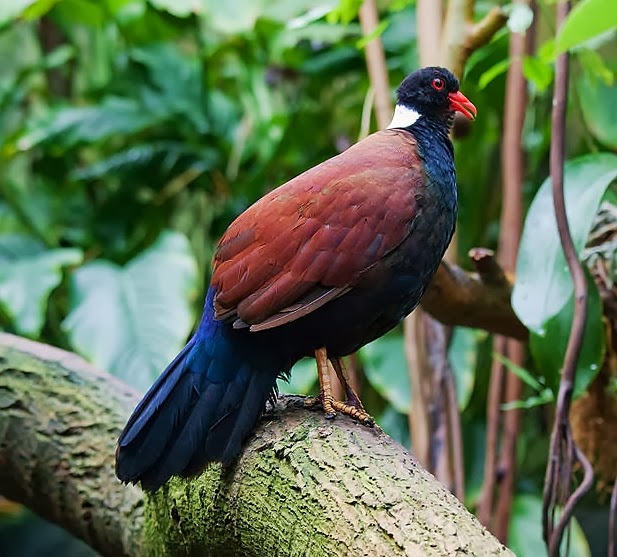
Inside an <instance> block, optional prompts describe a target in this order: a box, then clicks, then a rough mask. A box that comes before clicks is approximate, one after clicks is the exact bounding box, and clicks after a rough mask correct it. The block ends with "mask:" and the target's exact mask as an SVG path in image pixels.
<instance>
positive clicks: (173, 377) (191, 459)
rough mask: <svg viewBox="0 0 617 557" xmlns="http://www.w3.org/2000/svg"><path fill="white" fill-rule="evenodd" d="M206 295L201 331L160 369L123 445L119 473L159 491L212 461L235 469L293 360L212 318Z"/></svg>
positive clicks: (126, 431) (209, 298)
mask: <svg viewBox="0 0 617 557" xmlns="http://www.w3.org/2000/svg"><path fill="white" fill-rule="evenodd" d="M211 301H212V292H209V293H208V296H207V298H206V306H205V309H204V317H203V318H202V322H201V324H200V327H199V329H198V331H197V333H196V334H195V336H193V338H192V339H191V340H190V341H189V343H188V344H187V345H186V346H185V347H184V348H183V349H182V351H181V352H180V353H179V354H178V355H177V356H176V358H175V359H174V360H173V362H171V364H169V366H168V367H167V368H166V369H165V371H163V373H162V374H161V375H160V377H159V378H158V379H157V380H156V382H155V383H154V385H152V387H151V388H150V390H149V391H148V392H147V393H146V395H145V396H144V398H143V400H142V401H141V402H140V403H139V404H138V405H137V407H136V408H135V410H134V411H133V414H132V415H131V417H130V418H129V421H128V423H127V424H126V426H125V428H124V430H123V431H122V433H121V435H120V438H119V440H118V447H117V450H116V474H117V476H118V478H120V479H121V480H122V481H124V482H133V483H135V482H139V481H141V484H142V486H143V487H144V488H145V489H148V490H155V489H157V488H158V487H160V486H161V485H163V484H164V483H165V482H166V481H167V480H168V479H169V478H170V477H171V476H173V475H180V476H185V477H187V476H192V475H194V474H196V473H198V472H199V471H201V470H202V469H203V468H204V466H205V465H206V464H207V463H208V462H222V463H223V464H229V463H231V462H232V461H233V460H234V459H235V457H236V456H237V455H238V454H239V452H240V450H241V448H242V443H243V442H244V440H245V439H246V437H247V436H248V435H249V434H250V432H251V431H252V430H253V428H254V427H255V425H256V423H257V421H258V420H259V417H260V415H261V413H262V412H263V410H264V407H265V405H266V402H267V400H268V399H269V398H271V397H274V396H275V394H276V378H277V376H278V375H281V374H284V373H286V372H287V371H288V369H289V366H290V364H291V362H289V361H288V359H287V358H285V356H284V355H283V354H280V353H278V352H277V351H276V350H273V349H272V348H274V347H272V346H268V343H259V342H256V341H257V340H258V339H257V338H256V337H257V336H258V333H249V332H248V331H246V330H245V331H234V330H233V329H232V328H231V327H230V326H228V325H225V324H222V323H220V322H217V321H214V320H213V319H212V309H211Z"/></svg>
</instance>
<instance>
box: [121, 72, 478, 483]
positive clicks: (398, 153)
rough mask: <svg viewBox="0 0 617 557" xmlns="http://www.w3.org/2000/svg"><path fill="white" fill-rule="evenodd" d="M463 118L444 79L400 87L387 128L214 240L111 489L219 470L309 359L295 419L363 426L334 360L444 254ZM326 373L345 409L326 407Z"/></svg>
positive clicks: (400, 304)
mask: <svg viewBox="0 0 617 557" xmlns="http://www.w3.org/2000/svg"><path fill="white" fill-rule="evenodd" d="M456 112H460V113H462V114H463V116H465V117H467V118H469V119H470V120H473V119H474V118H475V117H476V115H477V110H476V107H475V106H474V105H473V104H472V103H471V101H469V100H468V99H467V97H466V96H465V95H464V94H463V93H462V92H461V91H460V90H459V82H458V80H457V78H456V77H455V76H454V75H453V74H452V73H451V72H450V71H449V70H448V69H446V68H442V67H426V68H422V69H419V70H416V71H414V72H412V73H410V74H409V75H408V76H407V77H406V78H405V79H404V80H403V81H402V83H401V84H400V86H399V87H398V89H397V103H396V106H395V110H394V115H393V118H392V122H391V123H390V125H389V126H388V127H387V128H386V129H384V130H381V131H377V132H375V133H373V134H371V135H369V136H368V137H366V138H365V139H363V140H362V141H359V142H358V143H356V144H355V145H353V146H351V147H350V148H348V149H347V150H345V151H343V152H342V153H340V154H338V155H336V156H334V157H333V158H331V159H328V160H326V161H324V162H322V163H321V164H318V165H317V166H315V167H313V168H311V169H309V170H307V171H306V172H304V173H302V174H300V175H298V176H297V177H295V178H293V179H291V180H290V181H288V182H286V183H285V184H283V185H281V186H279V187H278V188H276V189H273V190H272V191H270V192H269V193H267V194H266V195H265V196H264V197H262V198H261V199H259V200H258V201H257V202H255V203H254V204H253V205H252V206H250V207H249V208H248V209H246V211H244V212H243V213H242V214H240V215H239V216H238V217H237V218H236V219H235V220H234V221H233V222H232V224H231V225H230V226H229V228H228V229H227V231H226V232H225V233H224V234H223V236H222V237H221V239H220V241H219V243H218V246H217V249H216V252H215V255H214V257H213V262H212V278H211V282H210V285H209V287H208V289H207V293H206V296H205V301H204V306H203V314H202V317H201V321H200V323H199V325H198V327H197V329H196V331H195V333H194V335H193V336H192V337H191V338H190V340H189V341H188V343H187V344H186V346H185V347H184V348H183V349H182V350H181V351H180V353H179V354H178V355H177V356H176V357H175V358H174V360H173V361H172V362H171V363H170V364H169V365H168V366H167V368H166V369H165V370H164V371H163V372H162V373H161V375H160V376H159V377H158V379H157V380H156V381H155V382H154V384H153V385H152V387H151V388H150V389H149V390H148V392H147V393H146V394H145V396H144V397H143V399H142V400H141V401H140V402H139V403H138V405H137V407H136V408H135V410H134V411H133V413H132V415H131V416H130V418H129V420H128V422H127V424H126V426H125V427H124V430H123V431H122V433H121V435H120V437H119V439H118V443H117V449H116V475H117V476H118V478H119V479H120V480H121V481H123V482H125V483H133V484H135V483H140V484H141V486H142V488H143V489H145V490H148V491H155V490H157V489H158V488H159V487H161V486H162V485H163V484H165V483H166V482H167V481H168V480H169V479H170V478H171V477H172V476H180V477H186V478H190V477H193V476H195V475H197V474H199V473H200V472H201V471H202V470H203V469H205V468H206V467H207V466H208V464H210V463H213V462H220V463H222V465H223V466H230V465H232V464H233V463H234V462H235V461H236V459H237V458H238V456H239V454H240V453H241V451H242V447H243V444H244V442H245V441H246V439H247V437H248V436H249V435H250V434H251V432H252V431H253V429H254V428H255V427H256V424H257V423H258V421H259V419H260V417H261V415H262V413H263V412H264V410H265V408H266V406H267V404H268V402H271V403H274V402H275V399H276V395H277V389H276V381H277V378H279V377H282V378H284V379H286V378H288V377H289V374H290V370H291V368H292V366H293V365H294V363H295V362H297V361H298V360H300V359H301V358H304V357H314V358H315V361H316V365H317V375H318V378H319V382H320V393H319V395H318V396H317V397H313V398H310V399H307V401H306V406H308V407H321V408H322V409H323V412H324V414H325V417H326V418H333V417H334V416H335V415H336V414H337V413H339V414H343V415H348V416H350V417H351V418H353V419H355V420H357V421H359V422H360V423H362V424H365V425H367V426H372V425H373V423H374V420H373V418H372V417H371V416H370V415H369V414H368V413H367V412H366V411H365V409H364V407H363V405H362V402H361V401H360V399H359V397H358V396H357V394H356V393H355V392H354V390H353V388H352V387H351V386H350V385H349V381H348V375H347V372H346V370H345V367H344V365H343V361H342V358H343V357H344V356H346V355H349V354H351V353H353V352H355V351H356V350H358V349H359V348H360V347H362V346H364V345H365V344H367V343H369V342H371V341H373V340H375V339H377V338H379V337H380V336H382V335H383V334H385V333H386V332H387V331H389V330H391V329H392V328H394V327H395V326H396V325H397V324H398V323H399V322H400V321H401V320H402V319H403V318H404V317H406V316H407V315H408V314H409V313H410V312H411V311H412V310H413V309H414V308H415V307H416V306H417V305H418V303H419V301H420V299H421V297H422V295H423V293H424V291H425V289H426V287H427V285H428V283H429V282H430V280H431V278H432V277H433V275H434V273H435V271H436V270H437V267H438V266H439V264H440V261H441V259H442V257H443V255H444V253H445V251H446V248H447V247H448V244H449V243H450V240H451V238H452V235H453V233H454V229H455V223H456V213H457V186H456V172H455V166H454V157H453V146H452V143H451V141H450V139H449V131H450V128H451V126H452V124H453V120H454V115H455V113H456ZM330 370H333V371H334V372H335V373H336V375H337V376H338V378H339V379H340V380H341V383H342V385H343V387H344V391H345V396H346V400H345V401H339V400H335V399H334V398H333V395H332V389H331V386H330V374H329V372H330Z"/></svg>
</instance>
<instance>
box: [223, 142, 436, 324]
mask: <svg viewBox="0 0 617 557" xmlns="http://www.w3.org/2000/svg"><path fill="white" fill-rule="evenodd" d="M424 180H425V176H424V171H423V166H422V163H421V160H420V159H419V157H418V156H417V153H416V149H415V143H414V140H413V138H412V137H411V135H410V134H408V133H406V132H404V131H394V130H391V131H385V132H378V133H376V134H373V135H372V136H370V137H368V138H367V139H365V140H364V141H362V142H361V143H358V144H357V145H355V146H354V147H352V148H350V149H348V150H347V151H345V152H344V153H342V154H341V155H338V156H337V157H334V158H332V159H330V160H328V161H326V162H324V163H322V164H320V165H319V166H316V167H314V168H312V169H311V170H309V171H307V172H305V173H304V174H301V175H300V176H298V177H297V178H294V179H293V180H291V181H289V182H287V183H286V184H284V185H283V186H281V187H279V188H277V189H276V190H274V191H272V192H270V193H269V194H268V195H266V196H265V197H263V198H262V199H260V200H259V201H258V202H257V203H255V204H254V205H253V206H251V207H249V209H247V210H246V211H245V212H244V213H243V214H242V215H240V216H239V217H238V218H237V219H236V220H235V221H234V222H233V223H232V224H231V226H230V227H229V229H228V230H227V232H226V233H225V235H224V236H223V237H222V238H221V241H220V242H219V246H218V249H217V252H216V254H215V256H214V274H213V277H212V284H213V286H214V287H215V288H216V291H217V295H216V298H215V302H214V305H215V313H216V317H217V318H218V319H225V320H233V321H234V326H236V327H243V326H250V327H251V330H262V329H267V328H271V327H276V326H279V325H282V324H284V323H288V322H290V321H293V320H295V319H298V318H299V317H302V316H303V315H306V314H307V313H310V312H312V311H314V310H315V309H317V308H319V307H321V306H323V305H324V304H326V303H328V302H329V301H331V300H333V299H335V298H337V297H338V296H341V295H342V294H344V293H345V292H347V291H349V290H350V289H351V288H353V287H354V285H355V283H356V281H357V280H358V278H359V276H360V275H361V274H362V272H363V271H365V270H366V269H368V268H369V267H371V266H372V265H374V264H376V263H377V262H379V261H380V260H381V259H382V258H383V257H384V255H386V254H387V253H389V252H390V251H392V250H393V249H394V248H396V247H397V246H398V245H399V244H400V243H401V242H402V241H403V239H404V238H405V237H406V236H407V235H408V233H409V230H410V224H411V221H412V220H413V219H414V217H415V215H416V214H417V212H418V211H419V209H420V205H421V201H420V200H421V197H422V191H423V184H424Z"/></svg>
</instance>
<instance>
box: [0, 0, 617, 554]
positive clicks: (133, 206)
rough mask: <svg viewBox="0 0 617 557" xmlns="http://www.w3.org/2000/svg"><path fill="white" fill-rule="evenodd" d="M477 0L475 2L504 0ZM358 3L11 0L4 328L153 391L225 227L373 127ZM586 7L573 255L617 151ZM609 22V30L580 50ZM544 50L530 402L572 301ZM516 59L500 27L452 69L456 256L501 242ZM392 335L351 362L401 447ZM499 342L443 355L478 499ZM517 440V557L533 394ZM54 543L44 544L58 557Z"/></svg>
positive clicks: (577, 549) (4, 132) (529, 497)
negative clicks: (508, 99)
mask: <svg viewBox="0 0 617 557" xmlns="http://www.w3.org/2000/svg"><path fill="white" fill-rule="evenodd" d="M602 1H603V0H587V3H594V4H598V3H600V2H602ZM414 4H415V3H414V2H413V1H410V0H392V1H385V2H383V3H381V4H380V5H381V12H382V13H381V16H382V25H381V26H380V27H379V29H378V33H379V34H380V36H381V39H382V41H383V44H384V48H385V51H386V57H387V63H388V70H389V74H390V80H391V84H392V86H393V88H394V86H395V85H396V84H397V83H398V82H399V81H400V80H401V79H402V78H403V77H404V75H405V74H406V73H408V72H409V71H410V70H412V69H413V68H415V67H417V65H418V59H417V43H416V25H415V24H416V13H415V5H414ZM477 4H478V8H477V9H478V12H479V15H481V14H482V13H484V12H485V11H486V10H487V9H488V8H490V7H491V5H492V2H489V1H485V2H478V3H477ZM359 5H360V2H358V1H356V0H342V1H341V2H338V3H337V2H335V1H334V0H324V1H321V2H317V3H316V2H314V1H308V0H285V1H283V0H277V1H266V0H262V1H256V2H255V1H251V0H227V1H226V2H214V1H212V0H204V1H202V2H194V1H192V0H149V1H146V0H98V1H95V0H57V1H53V0H20V1H19V2H2V3H0V58H1V59H2V64H1V65H0V328H1V329H2V330H6V331H9V332H14V333H17V334H21V335H24V336H29V337H31V338H35V339H40V340H43V341H45V342H49V343H52V344H56V345H58V346H62V347H65V348H67V349H70V350H74V351H76V352H79V353H81V354H82V355H84V356H85V357H87V358H88V359H90V360H91V361H93V362H94V363H96V364H97V365H99V366H101V367H103V368H105V369H107V370H109V371H111V372H112V373H114V374H116V375H118V376H120V377H122V378H123V379H124V380H125V381H127V382H129V383H131V384H132V385H134V386H136V387H138V388H140V389H145V388H146V387H147V386H148V385H149V384H150V383H151V381H152V380H153V379H154V378H155V377H156V375H157V374H158V372H159V371H160V370H161V369H162V368H163V367H164V366H165V365H166V363H167V362H168V361H169V360H170V359H171V357H172V356H173V355H174V354H175V352H176V351H177V350H178V349H179V348H180V347H181V345H182V344H183V343H184V341H185V340H186V338H187V336H188V335H189V333H190V330H191V328H192V327H193V326H194V325H195V322H196V319H197V318H198V316H199V313H200V306H201V300H202V293H203V292H204V290H205V285H206V284H207V282H208V279H209V262H210V259H211V257H212V254H213V251H214V248H215V245H216V241H217V239H218V237H219V236H220V234H221V233H222V232H223V231H224V229H225V227H226V226H227V225H228V224H229V222H230V221H231V220H232V219H233V218H234V217H235V216H236V215H237V214H239V213H240V212H241V211H242V210H244V209H245V208H246V207H247V206H248V205H249V204H250V203H252V202H253V201H255V200H256V199H258V198H259V197H260V196H261V195H263V194H264V193H265V192H267V191H268V190H270V189H272V188H274V187H276V186H277V185H279V184H281V183H283V182H285V181H287V180H288V179H290V178H291V177H293V176H295V175H297V174H299V173H300V172H302V171H304V170H306V169H307V168H309V167H311V166H314V165H315V164H318V163H319V162H321V161H322V160H324V159H325V158H327V157H330V156H332V155H334V154H336V153H337V152H340V151H341V150H342V149H344V148H346V147H347V146H349V145H350V144H352V143H354V142H355V141H356V140H357V139H358V138H359V137H361V136H362V135H363V134H365V133H367V132H368V131H369V129H368V128H369V127H370V129H371V130H374V129H375V124H374V120H371V119H370V116H369V112H368V111H369V110H370V102H369V101H370V94H369V82H368V77H367V72H366V68H365V61H364V56H363V52H362V50H361V48H362V45H363V44H364V42H363V39H362V34H361V31H360V26H359V24H358V23H357V11H358V8H359ZM540 5H541V10H540V11H539V15H538V17H540V18H544V19H546V18H549V19H546V21H550V17H551V7H550V3H548V2H540ZM612 5H613V4H612V3H611V2H610V1H609V2H608V6H610V9H611V10H613V8H612ZM592 8H593V6H592ZM594 9H595V8H594ZM585 10H587V11H588V8H585ZM580 12H583V9H582V8H581V10H580ZM511 17H512V19H511V21H510V28H511V29H514V30H518V31H521V30H524V29H525V28H526V27H527V26H528V25H529V24H530V23H531V20H530V19H529V13H526V12H525V11H524V10H523V11H521V10H518V11H517V10H513V11H512V16H511ZM585 17H586V16H585V13H584V12H583V13H582V15H581V14H579V15H575V14H573V16H572V20H573V22H571V23H570V24H569V25H570V27H569V28H567V29H566V28H564V31H563V32H562V34H561V35H560V37H559V39H558V45H559V47H563V46H564V45H570V44H574V42H576V43H577V50H576V54H575V56H574V59H573V68H572V71H573V77H574V79H573V87H572V95H571V97H570V105H571V106H570V110H569V114H570V118H569V120H568V137H567V151H568V157H569V158H570V159H571V161H570V163H569V165H568V168H567V170H566V179H567V186H568V187H567V194H568V195H569V200H568V208H569V211H570V214H571V222H572V223H573V224H574V225H575V236H576V241H577V246H578V247H579V248H581V249H582V247H583V245H584V242H585V238H586V234H587V233H588V232H589V228H590V226H591V219H592V218H593V215H594V213H595V211H596V210H597V206H598V203H599V202H600V200H601V199H602V197H603V196H604V195H605V190H606V189H607V188H609V186H610V184H611V183H612V180H613V179H614V177H615V173H616V172H617V162H616V160H617V157H616V156H615V155H612V154H607V153H600V152H601V151H614V152H617V112H616V111H615V106H617V104H616V103H617V96H616V89H615V88H614V87H613V86H612V83H613V78H614V72H615V71H616V70H617V63H616V62H615V60H617V48H616V46H615V43H614V40H612V39H614V28H615V26H616V23H615V22H612V23H610V25H608V26H606V25H605V24H603V25H601V26H598V25H596V23H597V22H596V21H595V20H593V19H592V20H591V21H590V20H589V18H587V19H585ZM575 18H577V19H578V20H579V22H578V23H577V22H576V20H575ZM581 21H582V23H581ZM549 27H550V26H549ZM572 29H574V31H572ZM607 29H608V30H609V31H610V30H613V34H612V35H610V33H609V35H606V34H605V35H602V36H601V37H600V38H597V37H596V38H595V39H594V42H593V44H591V43H584V42H581V41H582V40H586V39H587V38H589V37H592V36H593V35H596V34H597V33H598V32H599V31H606V30H607ZM581 37H582V39H581ZM554 57H555V41H554V40H553V37H551V36H549V35H547V36H545V37H544V40H542V41H540V43H539V45H538V49H537V52H536V54H535V55H534V56H529V57H526V58H525V60H524V64H523V68H524V71H525V75H526V77H527V78H528V79H529V82H530V89H529V90H530V100H529V105H528V109H527V115H526V121H525V131H524V139H523V143H524V147H525V149H526V152H527V173H526V182H525V202H526V204H527V205H529V204H531V203H532V200H534V197H535V200H534V201H533V205H532V207H531V209H530V213H529V214H530V217H529V219H528V221H527V223H526V228H525V234H524V238H523V244H522V247H521V252H520V257H519V264H518V265H519V268H518V272H519V277H518V280H517V291H516V295H515V308H516V310H517V312H518V313H519V316H520V317H521V319H522V320H523V321H524V322H525V323H527V324H528V325H529V326H530V328H532V329H533V330H534V335H533V340H532V357H531V358H530V359H529V362H528V366H527V367H528V369H520V370H515V372H516V373H518V374H520V375H521V376H522V377H524V378H525V379H526V381H525V382H526V384H527V387H526V394H525V397H526V399H525V400H523V401H521V405H523V406H526V407H533V406H535V405H536V404H538V403H545V402H547V401H549V400H551V398H552V396H551V391H552V392H554V390H555V388H556V385H557V384H558V380H559V372H560V369H559V368H560V361H561V356H562V353H563V352H562V351H563V350H564V347H565V343H566V341H567V334H568V332H569V326H568V323H569V322H570V320H571V311H572V309H571V304H570V305H569V304H568V300H570V299H571V293H572V288H571V283H570V282H568V278H567V274H566V273H564V261H563V256H562V255H561V251H560V246H559V243H558V242H557V241H556V235H555V231H554V219H553V221H551V218H552V207H551V198H550V192H549V190H550V184H549V183H548V182H546V181H545V180H546V177H547V174H548V148H549V144H550V103H551V100H550V88H551V87H550V86H551V84H552V79H553V70H552V63H553V61H554ZM609 61H610V62H609ZM509 62H510V61H509V59H508V31H507V30H505V29H504V30H503V31H502V32H499V33H498V34H497V35H496V37H495V38H494V39H493V41H492V42H491V43H490V44H489V45H487V46H486V47H484V48H482V49H480V50H478V51H477V52H475V53H474V54H473V55H472V57H471V58H470V60H469V63H468V65H467V68H466V73H465V76H464V78H463V81H462V90H463V91H465V93H466V95H467V96H469V97H470V98H471V99H473V101H474V103H475V104H476V106H478V108H479V118H478V119H477V121H476V122H475V123H474V124H473V126H472V128H471V130H469V133H468V134H467V137H465V138H464V139H461V140H460V141H457V145H456V157H457V167H458V177H459V199H460V214H459V223H458V234H459V250H460V259H461V262H462V263H463V264H464V265H465V264H466V253H467V251H468V249H469V248H471V247H474V246H477V245H483V246H487V247H492V248H494V247H495V246H496V243H497V238H498V234H499V214H500V140H501V137H502V133H503V129H502V126H503V98H504V90H505V76H506V71H507V68H508V66H509ZM582 168H584V170H585V172H584V173H582V172H581V169H582ZM592 177H593V179H592ZM543 182H544V185H543V186H542V187H541V188H540V185H541V184H542V183H543ZM570 186H571V187H570ZM538 189H539V194H538V195H537V196H536V192H537V191H538ZM540 226H541V227H542V229H541V230H542V232H540V228H539V227H540ZM591 295H592V301H593V303H592V311H591V313H590V322H589V326H588V333H587V336H586V343H585V348H584V354H585V355H586V358H585V360H584V362H583V364H584V366H585V370H584V371H585V373H584V376H583V377H584V385H583V386H582V388H584V387H585V386H586V385H588V383H589V382H590V381H591V380H592V379H593V377H594V375H595V372H597V369H598V367H599V365H600V363H601V359H602V356H603V351H604V345H603V337H602V327H601V322H600V305H599V304H600V302H599V297H598V294H597V292H596V291H595V287H593V285H591ZM401 337H402V335H401V331H393V332H392V333H390V334H388V335H387V336H385V337H384V338H383V339H380V340H378V341H376V342H374V343H372V344H371V345H369V346H367V347H365V348H364V349H363V350H362V351H361V353H360V355H359V358H360V363H361V364H362V366H363V368H364V372H365V373H364V379H365V383H364V389H363V391H364V393H363V400H364V401H365V403H366V404H367V407H368V410H369V411H370V412H371V413H373V414H374V415H376V416H378V417H379V419H378V421H379V423H380V424H381V425H382V426H383V427H384V428H385V429H386V430H387V431H388V432H389V433H390V434H391V435H392V436H393V437H394V438H396V439H398V440H399V441H400V442H402V443H404V444H407V445H408V444H409V428H408V420H407V416H406V414H407V413H408V412H409V409H410V407H411V405H412V404H413V393H411V391H410V387H409V382H408V376H407V370H406V362H405V356H404V351H403V344H402V338H401ZM491 351H492V342H491V338H490V337H489V335H487V334H486V333H485V332H482V331H475V330H469V329H457V330H456V331H455V332H454V335H453V340H452V343H451V346H450V353H449V354H450V358H451V361H452V365H453V370H454V374H455V378H456V384H457V400H458V404H459V407H460V410H461V412H462V420H463V432H464V435H463V437H464V449H465V468H466V484H467V500H466V503H467V504H468V506H470V507H471V508H473V507H474V506H475V503H476V501H477V498H478V495H479V489H480V485H481V480H482V466H483V459H484V456H483V453H484V431H485V420H486V418H485V416H486V394H487V389H488V380H489V373H490V365H491V358H492V353H491ZM315 382H316V377H315V372H314V369H313V364H311V362H308V361H303V362H300V363H299V364H298V365H297V366H296V369H295V372H294V374H293V376H292V380H291V383H290V384H288V385H286V384H282V385H281V388H282V390H284V391H291V392H310V391H312V390H314V388H315ZM547 389H548V391H547ZM547 393H548V394H547ZM538 395H540V396H538ZM522 431H523V433H522V434H521V438H520V442H519V445H520V447H519V455H520V456H519V462H518V463H517V464H518V474H519V482H518V486H517V497H516V500H515V504H514V507H513V515H512V528H513V530H512V539H511V543H512V546H513V547H515V548H516V549H517V551H518V552H519V553H518V554H519V555H520V556H521V557H526V556H532V555H533V556H535V555H538V554H539V553H538V551H540V550H539V547H541V546H540V545H538V544H540V531H539V524H540V518H539V517H540V501H539V496H540V495H539V494H540V493H541V486H542V481H543V472H544V466H545V459H546V447H547V435H548V430H547V424H546V422H545V420H544V415H543V414H542V411H541V409H533V410H531V411H529V412H527V413H525V415H524V417H523V428H522ZM532 526H533V527H532ZM7 532H12V533H13V534H12V535H13V537H15V536H18V537H19V536H24V538H25V537H27V536H26V535H25V534H24V533H23V532H24V530H22V529H15V528H13V529H7V528H3V529H2V530H1V531H0V535H1V536H2V537H3V538H5V537H6V536H9V535H11V534H8V533H7ZM573 540H574V541H573V543H572V553H571V554H572V555H586V554H588V550H587V546H586V542H585V539H584V536H583V535H582V533H581V532H580V530H574V531H573ZM53 543H54V542H53V541H52V540H51V538H49V545H48V549H49V551H52V544H53ZM79 551H81V549H79ZM47 554H51V553H47Z"/></svg>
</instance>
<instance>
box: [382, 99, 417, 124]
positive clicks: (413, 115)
mask: <svg viewBox="0 0 617 557" xmlns="http://www.w3.org/2000/svg"><path fill="white" fill-rule="evenodd" d="M418 118H420V114H419V113H418V112H416V111H415V110H414V109H413V108H409V107H408V106H403V105H402V104H397V105H396V108H395V109H394V116H393V117H392V122H390V124H389V125H388V128H387V129H391V128H408V127H409V126H411V125H412V124H415V123H416V122H417V120H418Z"/></svg>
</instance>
